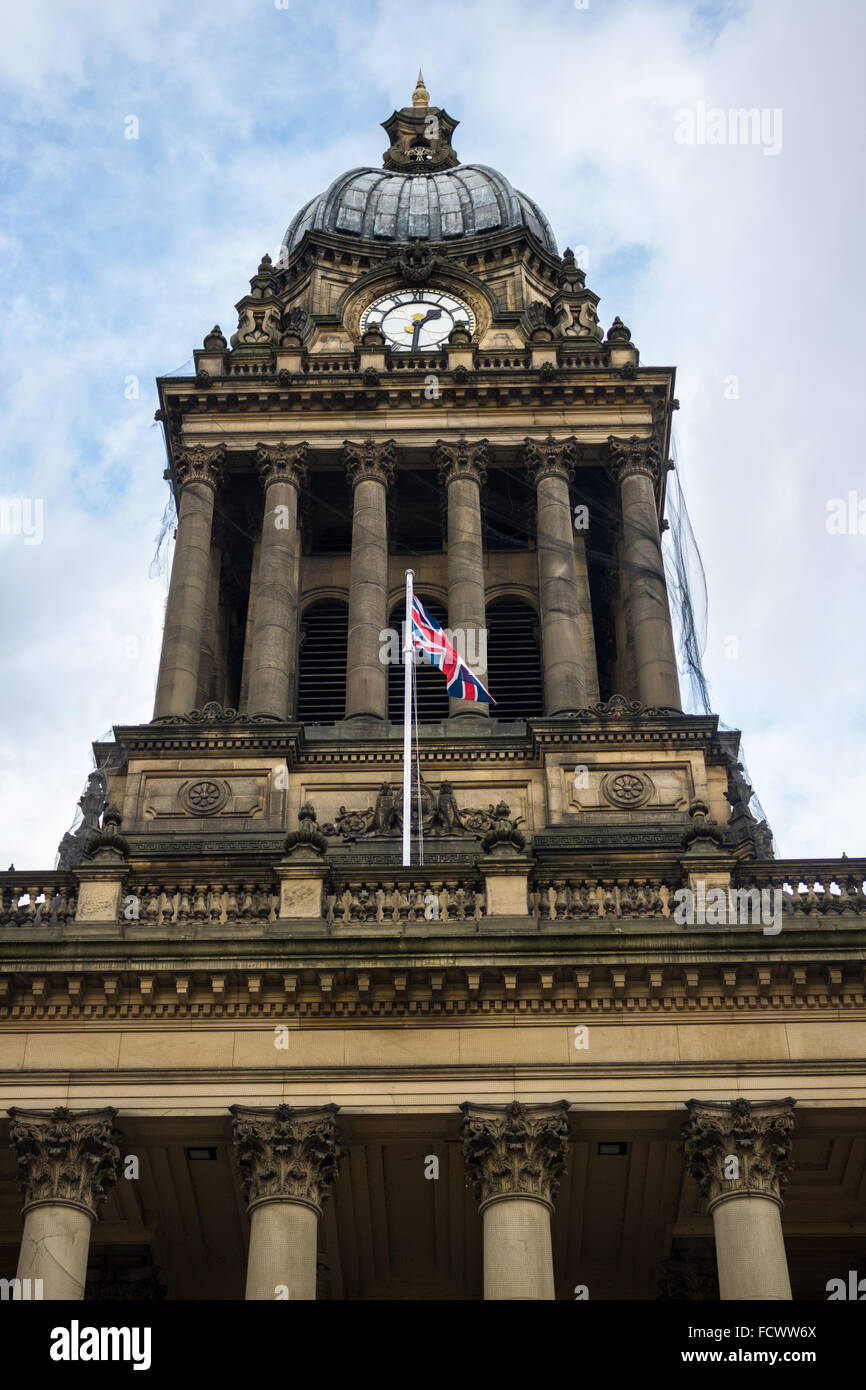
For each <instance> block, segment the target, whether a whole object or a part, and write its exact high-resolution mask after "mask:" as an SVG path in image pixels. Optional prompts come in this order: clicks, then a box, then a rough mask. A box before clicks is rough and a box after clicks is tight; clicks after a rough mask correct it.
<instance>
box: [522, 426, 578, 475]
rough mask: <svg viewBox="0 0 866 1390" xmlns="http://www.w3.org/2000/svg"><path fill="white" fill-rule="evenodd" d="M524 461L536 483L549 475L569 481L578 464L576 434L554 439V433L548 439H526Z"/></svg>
mask: <svg viewBox="0 0 866 1390" xmlns="http://www.w3.org/2000/svg"><path fill="white" fill-rule="evenodd" d="M523 462H524V463H525V465H526V467H527V469H528V470H529V472H530V473H531V474H532V477H533V478H534V480H535V482H536V483H538V482H540V480H541V479H542V478H548V477H556V478H565V479H566V481H567V480H568V479H569V478H570V477H571V476H572V474H573V473H574V470H575V467H576V465H577V440H576V439H575V438H574V435H571V436H570V438H568V439H554V437H553V435H552V434H549V435H548V436H547V438H546V439H524V441H523Z"/></svg>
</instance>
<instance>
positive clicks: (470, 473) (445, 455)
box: [434, 439, 489, 487]
mask: <svg viewBox="0 0 866 1390" xmlns="http://www.w3.org/2000/svg"><path fill="white" fill-rule="evenodd" d="M488 447H489V446H488V441H487V440H486V439H479V440H478V442H477V443H476V444H469V443H467V441H466V440H465V439H461V440H458V442H457V443H456V444H446V443H445V441H444V440H442V439H440V440H438V441H437V443H436V452H435V455H434V460H435V462H436V465H437V467H438V469H439V481H440V482H441V483H442V485H443V487H447V486H448V484H449V483H450V482H453V481H454V479H455V478H471V479H473V481H474V482H477V483H479V484H482V485H483V484H484V483H485V482H486V481H487V462H488Z"/></svg>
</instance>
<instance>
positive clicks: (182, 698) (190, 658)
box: [154, 444, 226, 719]
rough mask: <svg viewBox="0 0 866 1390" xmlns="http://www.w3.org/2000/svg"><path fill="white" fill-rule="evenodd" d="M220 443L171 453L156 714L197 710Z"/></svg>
mask: <svg viewBox="0 0 866 1390" xmlns="http://www.w3.org/2000/svg"><path fill="white" fill-rule="evenodd" d="M225 455H226V449H225V445H224V444H220V445H218V446H217V447H216V448H215V449H206V448H204V446H203V445H201V444H197V445H196V446H195V448H193V449H184V450H181V451H180V452H179V453H177V454H176V455H175V457H174V471H175V477H176V479H177V482H178V485H179V487H180V489H181V493H180V509H179V512H178V522H177V542H176V545H175V551H174V562H173V564H172V567H171V583H170V585H169V590H168V603H167V605H166V610H165V627H164V629H163V634H162V654H161V656H160V658H159V678H158V680H157V686H156V704H155V706H154V718H155V719H159V718H161V717H162V716H163V715H166V714H188V713H189V711H190V710H191V709H194V708H195V700H196V693H197V689H198V667H199V655H200V651H201V641H202V631H203V627H204V616H205V608H206V606H207V598H208V587H209V582H210V572H211V530H212V527H213V509H214V496H215V493H216V489H217V486H218V484H219V480H220V477H221V474H222V465H223V463H224V461H225Z"/></svg>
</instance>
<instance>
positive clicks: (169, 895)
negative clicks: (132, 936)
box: [121, 875, 280, 927]
mask: <svg viewBox="0 0 866 1390" xmlns="http://www.w3.org/2000/svg"><path fill="white" fill-rule="evenodd" d="M279 902H280V899H279V894H278V892H277V888H276V885H275V884H274V883H273V882H272V881H271V879H270V878H268V879H266V880H263V879H262V878H261V877H259V878H258V879H255V878H254V877H253V876H252V875H251V876H250V877H249V878H245V879H244V880H243V881H241V880H239V879H232V880H225V879H223V880H221V881H220V882H218V883H189V882H187V883H183V884H173V883H160V882H158V881H148V882H143V881H139V882H138V883H134V884H127V886H126V890H125V895H124V898H123V902H122V904H121V916H123V917H126V919H127V920H134V921H139V922H145V923H147V924H148V925H150V926H156V927H161V926H178V925H187V924H189V923H196V922H199V923H201V924H202V925H205V924H207V923H210V924H211V925H221V924H223V923H225V922H274V921H276V918H277V913H278V911H279Z"/></svg>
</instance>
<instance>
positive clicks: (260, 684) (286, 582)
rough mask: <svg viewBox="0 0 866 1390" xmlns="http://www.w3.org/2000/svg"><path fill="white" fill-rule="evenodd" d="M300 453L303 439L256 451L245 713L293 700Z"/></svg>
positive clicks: (284, 710)
mask: <svg viewBox="0 0 866 1390" xmlns="http://www.w3.org/2000/svg"><path fill="white" fill-rule="evenodd" d="M306 453H307V445H306V443H302V444H300V445H297V446H295V447H294V448H290V447H289V446H288V445H286V444H278V445H275V446H268V445H265V444H260V445H259V446H258V448H257V450H256V461H257V463H258V467H259V475H260V477H261V480H262V486H263V487H264V491H265V506H264V515H263V518H262V536H261V545H260V549H259V568H258V584H257V587H256V605H255V614H254V617H253V631H252V653H251V658H250V673H249V696H248V701H247V703H248V707H249V710H250V712H251V713H253V714H273V715H275V716H276V718H277V719H288V718H289V716H290V715H291V713H292V705H293V700H294V685H295V661H296V650H297V642H296V636H297V624H298V589H297V577H296V569H295V561H296V549H297V535H298V493H299V491H300V488H301V485H302V482H303V480H304V478H305V476H306V466H305V461H306Z"/></svg>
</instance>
